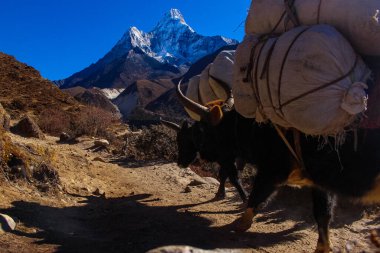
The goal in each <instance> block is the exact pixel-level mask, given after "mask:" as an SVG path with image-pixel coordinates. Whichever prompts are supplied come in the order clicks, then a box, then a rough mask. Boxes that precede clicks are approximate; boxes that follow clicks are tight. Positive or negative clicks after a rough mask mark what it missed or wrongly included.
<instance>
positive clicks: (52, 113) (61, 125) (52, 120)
mask: <svg viewBox="0 0 380 253" xmlns="http://www.w3.org/2000/svg"><path fill="white" fill-rule="evenodd" d="M70 121H71V117H70V115H69V114H68V113H67V112H65V111H62V110H58V109H47V110H45V111H43V112H42V113H41V114H40V115H39V120H38V125H39V127H40V128H41V130H42V131H43V132H45V133H48V134H51V135H55V136H58V135H60V134H61V133H62V132H67V131H68V130H69V127H70Z"/></svg>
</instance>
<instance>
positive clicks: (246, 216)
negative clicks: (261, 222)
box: [231, 208, 254, 233]
mask: <svg viewBox="0 0 380 253" xmlns="http://www.w3.org/2000/svg"><path fill="white" fill-rule="evenodd" d="M253 216H254V214H253V210H252V208H248V209H247V210H246V211H245V212H244V213H243V215H242V216H241V217H240V218H238V219H237V220H235V221H234V222H233V223H232V224H231V225H232V230H233V231H235V232H239V233H242V232H245V231H247V230H248V229H250V227H251V226H252V223H253Z"/></svg>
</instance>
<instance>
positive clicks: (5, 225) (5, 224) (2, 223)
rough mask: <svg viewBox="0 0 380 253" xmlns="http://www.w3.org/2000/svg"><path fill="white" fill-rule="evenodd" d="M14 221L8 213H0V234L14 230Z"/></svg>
mask: <svg viewBox="0 0 380 253" xmlns="http://www.w3.org/2000/svg"><path fill="white" fill-rule="evenodd" d="M15 228H16V222H15V221H14V220H13V219H12V218H11V217H10V216H8V215H6V214H1V213H0V234H2V233H6V232H11V231H13V230H15Z"/></svg>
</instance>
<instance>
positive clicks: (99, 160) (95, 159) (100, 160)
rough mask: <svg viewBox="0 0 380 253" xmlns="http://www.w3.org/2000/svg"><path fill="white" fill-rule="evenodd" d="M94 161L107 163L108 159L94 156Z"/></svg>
mask: <svg viewBox="0 0 380 253" xmlns="http://www.w3.org/2000/svg"><path fill="white" fill-rule="evenodd" d="M93 161H94V162H102V163H106V161H104V159H103V158H101V157H99V156H98V157H95V158H94V160H93Z"/></svg>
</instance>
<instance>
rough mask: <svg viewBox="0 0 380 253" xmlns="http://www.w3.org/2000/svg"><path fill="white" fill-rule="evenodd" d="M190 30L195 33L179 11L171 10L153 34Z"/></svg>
mask: <svg viewBox="0 0 380 253" xmlns="http://www.w3.org/2000/svg"><path fill="white" fill-rule="evenodd" d="M183 29H185V30H189V31H191V32H194V30H193V28H191V27H190V26H189V25H188V24H187V23H186V21H185V18H184V17H183V15H182V13H181V12H180V11H179V10H178V9H171V10H170V11H168V12H166V13H165V14H164V17H163V18H162V19H161V20H160V21H159V22H158V23H157V25H156V27H155V28H154V29H153V30H152V31H151V33H159V32H162V31H166V32H167V31H175V30H183Z"/></svg>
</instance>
